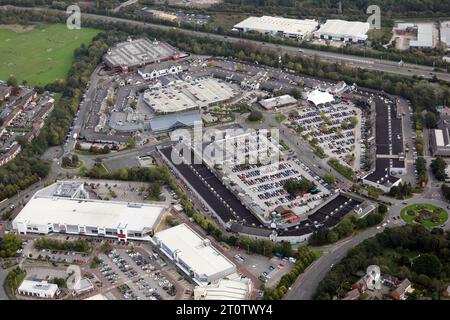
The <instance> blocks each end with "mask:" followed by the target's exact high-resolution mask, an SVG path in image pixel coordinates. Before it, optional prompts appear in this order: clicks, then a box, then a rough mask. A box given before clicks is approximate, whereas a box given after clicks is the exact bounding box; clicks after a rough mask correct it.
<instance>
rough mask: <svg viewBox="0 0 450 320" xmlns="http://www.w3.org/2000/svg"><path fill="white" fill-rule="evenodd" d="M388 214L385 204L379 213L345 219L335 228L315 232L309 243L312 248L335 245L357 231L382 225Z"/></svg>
mask: <svg viewBox="0 0 450 320" xmlns="http://www.w3.org/2000/svg"><path fill="white" fill-rule="evenodd" d="M386 212H387V207H386V205H384V204H380V206H379V207H378V212H372V213H369V214H368V215H366V216H365V217H363V218H358V217H357V216H356V215H352V216H350V217H348V218H344V219H343V220H342V221H341V222H339V223H338V225H336V226H335V227H334V228H322V229H320V230H318V231H315V232H314V233H313V234H312V235H311V237H310V238H309V240H308V242H309V244H310V245H312V246H323V245H326V244H331V243H335V242H337V241H339V240H341V239H344V238H346V237H349V236H351V235H352V234H353V233H354V232H355V231H356V230H363V229H366V228H368V227H372V226H376V225H377V224H380V223H381V222H382V221H383V219H384V217H385V214H386Z"/></svg>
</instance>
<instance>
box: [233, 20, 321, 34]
mask: <svg viewBox="0 0 450 320" xmlns="http://www.w3.org/2000/svg"><path fill="white" fill-rule="evenodd" d="M318 26H319V23H318V22H317V21H316V20H309V19H308V20H299V19H287V18H281V17H270V16H262V17H249V18H247V19H245V20H244V21H241V22H239V23H238V24H236V25H235V26H234V29H236V30H240V31H243V32H250V31H256V32H260V33H265V34H270V35H277V36H282V37H286V38H296V39H299V40H303V39H306V38H308V37H310V36H311V35H312V33H313V32H314V31H315V30H317V28H318Z"/></svg>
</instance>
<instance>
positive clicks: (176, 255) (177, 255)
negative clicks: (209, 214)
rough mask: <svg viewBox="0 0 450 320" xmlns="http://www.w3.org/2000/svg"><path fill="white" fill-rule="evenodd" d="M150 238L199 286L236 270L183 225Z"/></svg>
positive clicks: (209, 244) (229, 262) (210, 246)
mask: <svg viewBox="0 0 450 320" xmlns="http://www.w3.org/2000/svg"><path fill="white" fill-rule="evenodd" d="M153 240H154V241H155V242H156V244H157V245H158V247H159V248H160V249H161V251H162V252H163V253H164V254H165V255H166V256H167V257H168V258H169V259H171V260H173V261H174V262H175V263H176V264H177V266H178V267H179V268H180V269H181V270H182V271H183V272H185V273H186V274H187V275H189V276H190V277H191V278H192V279H193V280H194V281H195V282H196V283H198V284H199V285H207V284H209V283H211V282H214V281H217V280H219V279H221V278H224V277H226V276H229V275H231V274H234V273H236V266H235V265H234V264H233V263H232V262H231V261H230V260H229V259H228V258H226V257H225V256H224V255H223V254H222V253H220V252H219V251H218V250H217V249H215V248H214V247H213V246H212V245H211V241H210V240H209V239H203V238H202V237H200V236H199V235H198V234H197V233H196V232H195V231H194V230H192V229H191V228H190V227H189V226H187V225H186V224H180V225H178V226H176V227H172V228H170V229H166V230H163V231H160V232H158V233H156V234H155V236H154V237H153Z"/></svg>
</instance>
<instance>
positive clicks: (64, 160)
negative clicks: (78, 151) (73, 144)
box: [62, 156, 72, 167]
mask: <svg viewBox="0 0 450 320" xmlns="http://www.w3.org/2000/svg"><path fill="white" fill-rule="evenodd" d="M62 165H63V167H71V166H72V160H71V159H70V158H69V157H67V156H66V157H64V158H62Z"/></svg>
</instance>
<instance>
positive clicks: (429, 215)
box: [400, 203, 448, 228]
mask: <svg viewBox="0 0 450 320" xmlns="http://www.w3.org/2000/svg"><path fill="white" fill-rule="evenodd" d="M400 217H401V218H402V219H403V220H404V221H405V222H406V223H409V224H411V223H416V224H421V225H423V226H424V227H427V228H433V227H439V226H440V225H442V224H444V223H445V222H446V221H447V220H448V212H447V210H446V209H443V208H441V207H438V206H435V205H433V204H430V203H418V204H412V205H409V206H407V207H405V208H403V209H402V210H401V212H400Z"/></svg>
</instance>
